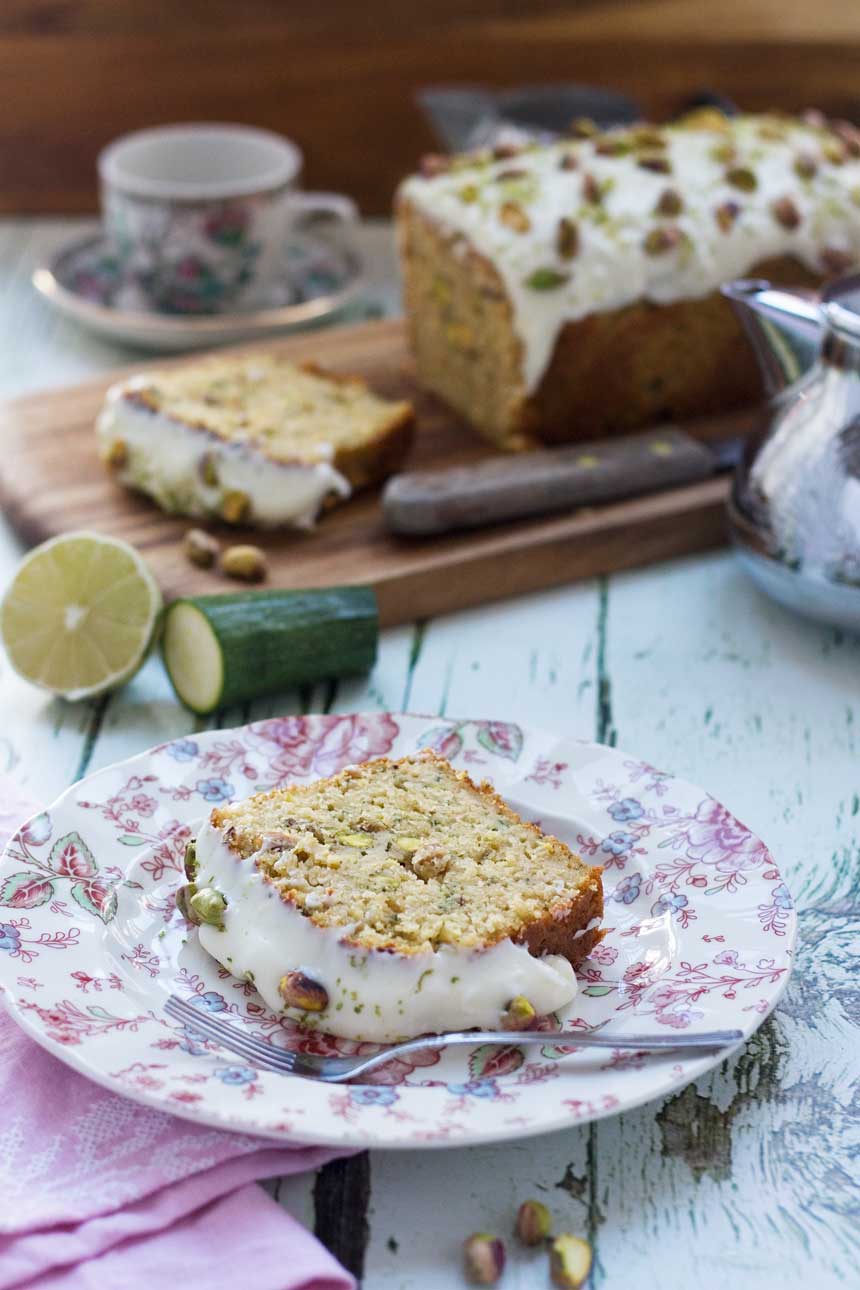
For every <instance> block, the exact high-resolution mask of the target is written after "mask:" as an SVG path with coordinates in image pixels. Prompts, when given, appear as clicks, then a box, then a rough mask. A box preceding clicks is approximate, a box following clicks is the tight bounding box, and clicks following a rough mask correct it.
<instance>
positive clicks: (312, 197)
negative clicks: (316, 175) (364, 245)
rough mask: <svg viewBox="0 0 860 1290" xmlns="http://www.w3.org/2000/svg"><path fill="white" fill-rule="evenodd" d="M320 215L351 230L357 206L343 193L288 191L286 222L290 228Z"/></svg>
mask: <svg viewBox="0 0 860 1290" xmlns="http://www.w3.org/2000/svg"><path fill="white" fill-rule="evenodd" d="M320 217H322V218H324V219H327V220H331V221H332V222H333V223H336V224H343V225H344V227H345V228H346V229H347V230H351V229H354V228H355V227H356V226H357V224H358V207H357V206H356V204H355V202H354V201H353V200H352V198H351V197H347V196H345V195H344V194H343V193H304V192H293V193H290V196H289V202H288V205H287V222H288V224H289V226H290V228H291V229H294V228H296V227H297V226H298V227H302V226H306V225H308V224H311V223H312V222H313V221H314V220H316V219H319V218H320Z"/></svg>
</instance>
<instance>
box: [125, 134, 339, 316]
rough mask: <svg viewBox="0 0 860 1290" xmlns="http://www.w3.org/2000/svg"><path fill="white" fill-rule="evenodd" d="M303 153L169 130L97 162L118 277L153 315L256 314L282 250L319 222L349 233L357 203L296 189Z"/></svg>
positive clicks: (233, 137)
mask: <svg viewBox="0 0 860 1290" xmlns="http://www.w3.org/2000/svg"><path fill="white" fill-rule="evenodd" d="M301 168H302V154H301V152H300V151H299V149H298V148H297V147H296V145H295V144H294V143H292V142H291V141H290V140H289V139H285V138H282V137H281V136H280V135H277V134H272V133H270V132H269V131H268V130H257V129H253V128H251V127H249V126H242V125H214V124H213V125H209V124H199V125H171V126H163V127H159V128H156V129H152V130H140V131H137V132H136V133H134V134H128V135H125V136H123V138H121V139H117V140H116V141H115V142H114V143H112V144H110V145H109V146H108V147H107V148H106V149H105V150H104V151H103V152H102V153H101V155H100V156H99V176H100V180H101V196H102V212H103V215H104V222H105V229H106V232H107V234H108V238H109V240H110V242H111V243H112V246H113V250H114V253H115V254H116V256H117V259H118V260H119V262H120V265H121V267H122V271H123V272H124V273H125V274H126V275H127V277H128V278H129V279H130V280H132V281H133V282H134V283H135V285H136V286H137V287H138V288H139V289H140V291H141V292H142V293H143V295H144V297H145V298H146V300H147V301H148V303H149V304H151V306H152V307H153V308H155V309H158V310H162V311H164V312H167V313H179V314H199V313H218V312H219V311H221V310H223V309H225V308H235V307H239V308H242V307H249V306H250V307H253V306H254V305H255V303H258V302H261V301H262V300H263V299H264V297H265V291H266V287H267V285H268V284H269V283H270V282H271V280H272V279H273V277H275V276H276V275H277V274H278V273H279V271H280V274H281V275H283V271H284V264H283V261H284V247H285V243H286V240H287V238H288V237H289V236H290V234H294V233H297V232H299V231H300V225H301V224H304V223H306V222H311V221H315V220H317V219H319V218H321V217H324V218H326V219H328V220H334V221H337V222H338V223H339V224H340V225H341V227H342V229H343V230H345V231H346V232H347V234H348V233H349V230H350V228H351V226H352V225H354V223H355V221H356V219H357V210H356V207H355V205H354V203H353V202H352V201H351V200H350V199H349V198H348V197H344V196H341V195H340V194H338V193H303V192H299V191H298V181H299V175H300V173H301Z"/></svg>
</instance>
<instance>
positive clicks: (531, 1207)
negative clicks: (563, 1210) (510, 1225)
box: [516, 1200, 552, 1245]
mask: <svg viewBox="0 0 860 1290" xmlns="http://www.w3.org/2000/svg"><path fill="white" fill-rule="evenodd" d="M551 1231H552V1215H551V1214H550V1212H549V1210H548V1209H547V1207H546V1205H544V1204H543V1203H542V1202H541V1201H539V1200H524V1201H523V1203H522V1205H520V1207H519V1209H518V1210H517V1221H516V1233H517V1236H518V1237H519V1238H520V1240H521V1241H522V1243H523V1245H540V1243H541V1241H545V1240H546V1238H547V1237H548V1236H549V1234H550V1232H551Z"/></svg>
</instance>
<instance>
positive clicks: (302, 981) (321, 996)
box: [278, 972, 328, 1012]
mask: <svg viewBox="0 0 860 1290" xmlns="http://www.w3.org/2000/svg"><path fill="white" fill-rule="evenodd" d="M278 994H279V995H280V996H281V998H282V999H283V1001H284V1007H286V1008H298V1009H299V1010H300V1011H301V1012H325V1010H326V1008H327V1007H328V990H326V988H325V986H324V985H320V983H319V981H314V980H313V978H312V977H309V976H306V975H305V974H304V972H287V973H285V974H284V976H282V977H281V979H280V981H279V982H278Z"/></svg>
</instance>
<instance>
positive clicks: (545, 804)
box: [0, 712, 796, 1148]
mask: <svg viewBox="0 0 860 1290" xmlns="http://www.w3.org/2000/svg"><path fill="white" fill-rule="evenodd" d="M423 747H432V748H435V749H436V750H437V751H439V752H441V753H443V754H444V755H446V756H447V757H449V759H450V760H451V761H452V762H453V763H454V764H455V765H456V766H458V767H462V768H465V769H467V770H468V771H469V772H470V773H471V774H473V775H474V776H475V777H476V778H486V779H489V780H490V781H491V782H492V783H493V784H494V785H495V787H496V788H497V789H498V790H499V792H501V793H502V795H503V796H504V797H505V798H506V799H507V800H508V801H510V802H511V803H512V804H513V805H514V806H515V808H516V809H518V810H519V811H520V812H521V813H522V814H524V815H525V816H526V817H527V818H530V819H534V820H538V821H539V822H540V823H541V824H542V825H543V827H544V828H546V829H547V830H548V831H550V832H554V833H556V834H559V835H560V836H561V837H562V838H564V840H565V841H567V842H569V843H570V844H571V845H572V846H573V847H574V848H575V849H577V850H579V851H580V853H581V854H583V856H585V857H586V858H588V859H590V860H591V862H592V863H601V864H603V866H604V887H605V893H606V917H605V920H604V925H605V926H606V927H607V929H608V930H607V935H606V938H605V940H604V941H603V942H602V943H601V945H599V946H598V947H597V948H596V949H595V951H594V953H593V954H592V955H591V957H590V958H589V959H588V960H586V962H585V963H584V964H583V967H582V969H581V971H580V993H579V995H578V997H577V999H576V1000H575V1002H574V1004H573V1005H571V1008H570V1009H569V1011H568V1013H567V1014H566V1015H565V1016H563V1017H562V1018H561V1019H560V1020H552V1021H547V1023H546V1034H547V1039H546V1043H545V1044H544V1045H542V1046H541V1047H540V1048H533V1049H529V1050H522V1049H517V1048H515V1047H511V1048H507V1049H485V1048H483V1047H481V1046H479V1045H476V1047H475V1048H474V1049H471V1050H454V1051H451V1052H448V1053H443V1054H439V1053H425V1054H418V1055H412V1056H410V1058H409V1060H408V1062H406V1061H392V1062H390V1063H389V1064H388V1065H387V1066H385V1067H384V1068H382V1069H381V1070H380V1071H378V1072H375V1073H374V1074H373V1075H372V1076H370V1077H369V1080H370V1081H372V1082H368V1083H358V1084H355V1085H351V1086H342V1087H333V1086H324V1085H319V1084H314V1083H313V1082H310V1081H307V1080H299V1079H295V1078H284V1077H282V1076H278V1075H275V1074H271V1073H268V1072H259V1071H257V1070H255V1069H254V1068H252V1067H250V1066H247V1065H245V1064H244V1063H242V1062H240V1061H239V1060H238V1059H235V1058H232V1057H231V1056H230V1054H226V1053H224V1052H223V1051H222V1050H220V1049H218V1048H217V1047H216V1046H215V1045H213V1044H211V1043H210V1042H209V1041H208V1040H207V1039H206V1038H205V1036H203V1035H202V1034H201V1032H199V1031H197V1030H195V1029H194V1028H193V1027H188V1026H181V1025H179V1024H177V1023H175V1022H173V1021H171V1020H170V1019H169V1018H167V1017H166V1016H165V1015H164V1013H163V1010H162V1005H163V1003H164V1000H165V999H166V997H167V995H168V994H169V993H171V992H173V991H178V992H179V993H182V994H184V995H186V996H187V997H189V998H190V999H191V1000H192V1002H193V1003H194V1005H195V1006H196V1007H199V1008H200V1009H201V1010H204V1011H209V1012H213V1013H219V1014H223V1015H224V1016H225V1017H229V1018H230V1020H231V1021H232V1022H233V1024H235V1025H237V1026H240V1027H242V1028H245V1029H246V1030H247V1031H248V1032H249V1033H252V1034H255V1035H257V1036H259V1037H263V1038H267V1039H268V1040H269V1042H272V1043H274V1044H277V1045H279V1046H282V1047H301V1048H303V1049H306V1050H312V1051H321V1052H330V1053H335V1052H354V1051H359V1052H360V1051H365V1050H366V1046H363V1045H360V1044H355V1043H351V1042H347V1041H342V1040H340V1041H339V1040H333V1039H330V1038H328V1037H326V1036H320V1035H314V1034H302V1033H301V1032H299V1031H297V1030H296V1028H295V1027H294V1026H293V1025H292V1024H291V1023H289V1022H286V1021H285V1020H284V1019H283V1018H280V1017H278V1016H276V1015H274V1014H272V1013H270V1012H268V1010H267V1009H266V1007H265V1005H264V1004H263V1003H262V1001H261V1000H260V999H259V997H258V996H257V995H256V993H255V991H254V990H253V988H252V987H251V986H250V985H248V984H247V983H243V982H240V981H238V980H236V979H235V978H233V977H231V976H230V975H229V974H228V973H227V972H226V971H225V970H224V969H223V968H221V967H220V966H219V965H218V964H216V963H215V962H214V961H213V960H211V959H209V958H208V957H207V956H206V955H205V954H204V953H203V951H202V950H201V949H200V947H199V946H198V945H197V943H196V938H195V937H194V935H193V932H192V931H190V929H189V928H188V927H187V926H186V925H185V924H184V923H183V921H182V920H181V918H180V917H179V915H178V913H177V911H176V910H175V906H174V899H173V898H174V893H175V889H176V887H177V885H179V883H180V882H181V881H182V872H181V870H182V856H183V853H184V849H185V845H186V842H187V841H188V839H189V838H190V837H191V836H192V834H193V830H194V828H195V827H196V826H197V824H198V823H199V821H200V820H201V819H202V818H203V817H204V815H205V814H206V812H207V811H208V810H209V809H211V806H212V805H215V804H217V803H219V802H224V801H227V800H230V799H231V798H234V797H242V796H247V795H248V794H250V793H252V792H256V791H259V790H262V789H264V788H269V787H272V786H275V785H277V784H280V783H285V782H288V781H291V780H296V781H301V780H307V779H314V778H318V777H320V776H323V775H328V774H332V773H333V772H335V771H336V770H338V769H340V768H341V767H343V766H345V765H348V764H351V763H357V762H362V761H366V760H369V759H370V758H373V757H378V756H383V755H387V756H402V755H405V754H407V753H410V752H414V751H416V750H417V749H419V748H423ZM795 934H796V918H795V913H794V909H793V904H792V900H791V896H790V894H789V892H788V889H787V887H786V885H785V883H784V881H783V879H782V877H781V875H780V873H779V870H778V869H777V867H776V865H775V863H774V861H773V859H772V857H771V856H770V854H769V852H768V850H767V848H766V847H765V845H764V843H763V842H761V841H760V840H759V839H758V838H756V837H755V835H754V834H752V833H751V832H750V830H749V829H747V828H746V827H745V826H744V825H742V824H741V823H740V822H739V821H738V820H737V819H736V818H735V817H734V816H733V815H732V814H731V813H730V812H729V811H728V810H727V809H726V808H725V807H724V806H722V805H721V804H720V803H719V802H717V801H716V800H715V799H714V798H713V797H711V796H710V795H709V794H707V793H706V792H705V791H704V790H702V789H699V788H696V787H694V786H693V785H691V784H688V783H686V782H685V781H684V780H681V779H677V778H675V777H673V776H671V775H667V774H665V773H664V772H661V771H659V770H656V769H655V768H654V767H653V766H651V765H650V764H648V763H647V762H643V761H641V760H637V759H635V758H633V757H631V756H629V755H627V754H625V753H623V752H620V751H618V750H617V749H614V748H609V747H605V746H602V745H598V744H594V743H590V742H588V741H585V740H576V739H571V738H563V737H559V736H557V735H554V734H551V733H549V732H547V731H542V730H537V729H531V728H526V727H524V726H520V725H518V724H516V723H513V722H505V721H493V720H469V721H465V720H464V721H459V720H454V719H450V718H447V717H422V716H416V715H413V714H402V713H387V712H385V713H378V712H377V713H359V714H348V715H330V714H323V715H310V716H291V717H280V718H273V719H270V720H266V721H260V722H253V723H251V724H250V725H247V726H243V727H240V728H237V729H234V730H217V731H207V732H203V733H200V734H195V735H192V736H187V737H185V738H179V739H174V740H172V741H170V742H169V743H166V744H162V745H159V746H158V747H156V748H152V749H150V750H149V751H148V752H145V753H142V754H140V755H138V756H136V757H133V758H131V759H129V760H128V761H124V762H121V763H118V764H116V765H113V766H109V767H107V768H106V769H103V770H100V771H97V772H95V773H94V774H92V775H90V776H88V777H87V778H86V779H84V780H82V781H80V782H79V783H77V784H75V785H74V786H73V787H72V788H71V789H69V790H68V791H67V792H66V793H65V794H63V796H62V797H61V798H59V799H58V801H57V802H55V803H54V805H53V806H51V807H50V808H49V809H48V810H46V811H43V812H42V813H40V814H39V815H37V816H36V817H34V818H33V819H32V820H30V821H29V822H28V823H27V824H25V825H24V826H23V827H22V828H21V829H20V830H19V831H18V832H17V834H16V835H15V836H14V837H13V838H12V839H11V841H10V842H9V844H8V846H7V848H6V851H5V853H4V855H3V857H2V860H0V987H2V991H3V997H4V1001H5V1003H6V1006H7V1008H8V1009H9V1011H10V1013H11V1015H12V1016H13V1017H14V1018H15V1020H16V1021H17V1022H18V1023H19V1024H20V1025H21V1026H22V1027H23V1028H24V1029H25V1030H26V1031H27V1032H28V1033H29V1034H30V1035H31V1036H32V1037H33V1038H34V1039H36V1040H37V1042H39V1043H40V1044H41V1045H42V1046H43V1047H45V1048H47V1049H48V1050H49V1051H50V1052H52V1053H54V1054H55V1055H56V1056H58V1057H59V1058H60V1059H61V1060H62V1061H65V1062H66V1063H67V1064H68V1065H70V1066H72V1067H73V1068H74V1069H76V1070H78V1071H81V1072H82V1073H83V1074H85V1075H87V1076H89V1077H90V1078H91V1079H93V1080H95V1081H96V1082H97V1083H99V1084H102V1085H104V1086H105V1087H107V1088H110V1089H112V1090H114V1091H115V1092H117V1093H120V1094H122V1095H124V1096H126V1097H130V1098H132V1099H134V1100H136V1101H140V1102H144V1103H146V1104H148V1105H151V1106H155V1107H158V1108H159V1109H161V1110H168V1111H171V1112H172V1113H174V1114H177V1115H180V1116H183V1117H185V1118H188V1119H191V1120H196V1121H201V1122H203V1123H206V1124H209V1125H212V1126H215V1127H218V1128H227V1129H235V1130H239V1131H241V1132H245V1133H250V1134H256V1135H259V1136H261V1137H266V1138H275V1139H282V1140H287V1141H294V1142H315V1143H325V1144H332V1145H351V1146H360V1147H366V1146H378V1147H389V1148H390V1147H412V1148H414V1147H435V1146H457V1145H466V1144H473V1143H480V1142H495V1141H501V1140H504V1139H514V1138H520V1137H527V1136H529V1135H532V1134H537V1133H543V1132H549V1131H552V1130H557V1129H562V1128H564V1127H566V1126H568V1125H570V1124H573V1123H576V1122H584V1121H589V1120H596V1119H600V1118H602V1117H604V1116H607V1115H612V1114H615V1113H617V1112H620V1111H623V1110H628V1109H631V1108H633V1107H635V1106H638V1105H640V1104H641V1103H643V1102H647V1101H649V1100H651V1099H652V1098H656V1097H660V1096H663V1095H665V1094H668V1093H671V1092H673V1091H674V1090H676V1089H678V1088H680V1087H682V1086H683V1085H685V1084H687V1083H689V1082H690V1081H691V1080H693V1079H695V1078H697V1077H698V1076H699V1075H701V1074H702V1073H703V1072H704V1071H706V1070H707V1069H709V1067H711V1066H713V1065H715V1064H716V1063H717V1062H718V1061H719V1060H720V1056H717V1055H714V1056H706V1057H696V1058H694V1059H682V1060H678V1059H677V1055H672V1054H666V1055H650V1056H645V1055H643V1054H631V1053H623V1052H619V1051H614V1052H612V1053H611V1054H609V1055H608V1056H607V1055H606V1053H605V1052H604V1053H601V1054H595V1053H593V1052H591V1053H586V1052H582V1051H581V1052H579V1053H573V1054H571V1052H570V1045H571V1043H572V1042H575V1034H576V1030H577V1029H578V1028H580V1029H581V1028H584V1027H586V1026H590V1025H593V1024H595V1023H598V1022H605V1021H610V1020H611V1023H612V1026H613V1027H617V1029H618V1032H619V1033H622V1032H623V1031H624V1030H634V1029H638V1030H642V1029H645V1028H648V1027H651V1026H653V1027H654V1028H655V1029H662V1028H664V1027H665V1028H671V1029H675V1030H677V1031H678V1032H679V1033H680V1032H683V1031H684V1030H685V1029H688V1028H697V1029H708V1030H711V1029H718V1028H727V1027H736V1028H739V1029H741V1030H742V1031H743V1033H744V1036H745V1038H748V1037H749V1036H750V1035H751V1034H752V1033H753V1031H754V1030H755V1029H756V1027H757V1026H759V1025H760V1024H761V1022H762V1021H763V1020H764V1018H765V1017H766V1016H767V1015H768V1014H769V1013H770V1011H771V1010H772V1009H773V1008H774V1006H775V1005H776V1003H777V1002H778V1000H779V998H780V996H781V994H782V992H783V990H784V989H785V987H786V984H787V981H788V977H789V973H790V970H791V961H792V950H793V944H794V939H795ZM559 1030H563V1031H565V1032H568V1031H569V1032H571V1034H570V1035H568V1034H567V1033H565V1034H564V1036H562V1035H561V1034H560V1033H559ZM564 1041H566V1042H564Z"/></svg>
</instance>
